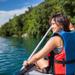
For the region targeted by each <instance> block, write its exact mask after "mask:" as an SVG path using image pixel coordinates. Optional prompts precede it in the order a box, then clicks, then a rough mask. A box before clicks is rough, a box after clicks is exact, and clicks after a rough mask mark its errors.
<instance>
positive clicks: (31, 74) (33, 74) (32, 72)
mask: <svg viewBox="0 0 75 75" xmlns="http://www.w3.org/2000/svg"><path fill="white" fill-rule="evenodd" d="M24 75H53V74H45V73H41V72H39V71H37V70H36V69H35V67H32V68H31V69H30V70H28V71H27V72H26V73H24Z"/></svg>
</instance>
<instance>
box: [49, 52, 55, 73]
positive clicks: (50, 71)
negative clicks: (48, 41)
mask: <svg viewBox="0 0 75 75" xmlns="http://www.w3.org/2000/svg"><path fill="white" fill-rule="evenodd" d="M48 59H49V60H48V63H49V67H48V73H54V69H53V68H54V52H53V51H51V52H50V53H49V54H48Z"/></svg>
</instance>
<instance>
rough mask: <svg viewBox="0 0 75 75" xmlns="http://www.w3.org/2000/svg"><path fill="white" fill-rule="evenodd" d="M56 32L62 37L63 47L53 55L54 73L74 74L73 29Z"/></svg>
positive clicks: (74, 46) (74, 45) (74, 33)
mask: <svg viewBox="0 0 75 75" xmlns="http://www.w3.org/2000/svg"><path fill="white" fill-rule="evenodd" d="M57 34H58V35H60V37H61V38H62V40H63V43H64V47H63V49H62V50H61V52H60V53H59V54H55V56H54V72H55V75H75V31H72V32H65V31H60V32H59V33H57Z"/></svg>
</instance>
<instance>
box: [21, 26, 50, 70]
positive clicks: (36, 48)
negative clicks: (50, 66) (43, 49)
mask: <svg viewBox="0 0 75 75" xmlns="http://www.w3.org/2000/svg"><path fill="white" fill-rule="evenodd" d="M50 30H51V27H50V28H49V29H48V30H47V32H46V33H45V35H44V36H43V38H42V39H41V41H40V42H39V43H38V45H37V46H36V47H35V49H34V50H33V52H32V54H31V55H30V57H29V58H28V60H30V59H31V57H32V56H33V55H34V54H35V52H36V51H37V50H38V48H39V46H40V45H41V43H42V42H43V41H44V39H45V38H46V36H47V34H48V33H49V31H50ZM24 68H25V66H23V67H22V68H21V69H20V70H23V69H24Z"/></svg>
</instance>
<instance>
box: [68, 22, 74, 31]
mask: <svg viewBox="0 0 75 75" xmlns="http://www.w3.org/2000/svg"><path fill="white" fill-rule="evenodd" d="M69 28H70V30H71V31H72V30H75V27H74V25H73V24H72V23H71V22H70V26H69Z"/></svg>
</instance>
